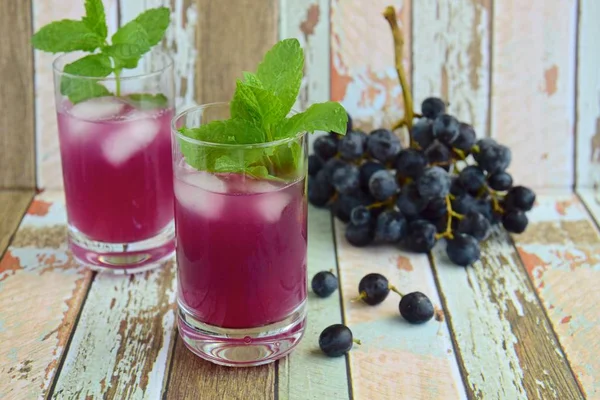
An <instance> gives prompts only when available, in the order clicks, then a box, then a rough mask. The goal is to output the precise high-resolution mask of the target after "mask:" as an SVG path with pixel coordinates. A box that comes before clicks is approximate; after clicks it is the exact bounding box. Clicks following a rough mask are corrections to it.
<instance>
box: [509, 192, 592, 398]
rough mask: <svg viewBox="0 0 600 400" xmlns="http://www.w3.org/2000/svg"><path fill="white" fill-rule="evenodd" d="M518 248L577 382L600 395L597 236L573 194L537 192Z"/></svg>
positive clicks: (584, 388)
mask: <svg viewBox="0 0 600 400" xmlns="http://www.w3.org/2000/svg"><path fill="white" fill-rule="evenodd" d="M538 203H539V204H538V206H537V207H536V208H534V209H533V211H532V212H531V213H530V226H529V228H528V229H527V231H526V232H525V233H524V234H522V235H518V236H515V242H516V245H517V249H518V250H519V254H520V256H521V259H522V260H523V263H524V265H525V268H526V269H527V272H528V274H529V276H530V278H531V280H532V282H533V285H534V287H535V289H536V291H537V293H538V295H539V297H540V299H541V301H542V304H543V306H544V308H545V309H546V312H547V314H548V317H549V318H550V321H551V322H552V324H553V327H554V331H555V332H556V335H557V336H558V340H559V342H560V344H561V345H562V348H563V349H564V352H565V355H566V357H567V359H568V360H569V362H570V364H571V368H572V370H573V372H574V373H575V376H576V378H577V379H578V381H579V384H580V386H581V388H582V390H583V392H584V393H585V394H586V396H587V397H588V398H590V399H592V398H599V397H600V359H599V358H598V354H600V341H599V340H598V338H599V337H600V313H599V312H598V311H597V308H596V306H597V305H598V304H600V292H599V291H598V285H600V237H599V236H598V229H597V228H596V226H595V225H594V222H593V220H592V218H591V217H590V216H589V214H588V213H587V211H586V209H585V207H584V206H583V204H582V203H581V201H580V200H579V199H578V198H577V197H576V196H575V195H564V196H559V197H556V196H541V197H540V198H539V199H538Z"/></svg>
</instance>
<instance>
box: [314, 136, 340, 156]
mask: <svg viewBox="0 0 600 400" xmlns="http://www.w3.org/2000/svg"><path fill="white" fill-rule="evenodd" d="M313 149H314V151H315V154H316V155H318V156H319V158H320V159H321V160H323V161H327V160H329V159H330V158H331V157H333V156H335V155H336V154H337V151H338V144H337V141H336V140H335V139H334V138H333V137H331V136H327V135H324V136H319V137H318V138H316V139H315V141H314V143H313Z"/></svg>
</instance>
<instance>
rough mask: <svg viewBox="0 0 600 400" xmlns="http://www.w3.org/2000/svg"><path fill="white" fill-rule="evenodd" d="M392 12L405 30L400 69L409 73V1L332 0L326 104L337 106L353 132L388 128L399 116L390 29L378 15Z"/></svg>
mask: <svg viewBox="0 0 600 400" xmlns="http://www.w3.org/2000/svg"><path fill="white" fill-rule="evenodd" d="M389 5H393V6H395V7H396V11H397V12H398V23H399V25H400V27H401V28H402V29H403V31H404V35H405V38H406V43H405V44H404V60H405V61H404V66H405V68H406V71H407V74H408V75H409V76H408V77H407V78H408V79H409V80H410V71H411V53H412V52H411V41H412V39H411V37H410V32H411V25H410V24H411V6H410V1H408V0H373V1H370V2H369V4H368V6H365V3H364V1H361V0H332V1H331V99H332V100H335V101H340V102H341V103H342V104H343V105H344V107H345V108H346V110H348V112H349V113H350V115H352V117H353V118H354V120H355V121H356V124H355V125H356V126H357V128H361V129H364V130H366V131H367V132H368V131H369V130H371V129H372V128H374V127H375V128H378V127H382V126H383V127H388V128H389V127H391V126H392V125H393V124H394V123H395V122H396V121H397V120H398V118H400V117H402V115H403V110H404V106H403V101H402V89H401V87H400V84H399V83H398V76H397V75H396V70H395V69H394V45H393V40H392V33H391V31H390V27H389V25H388V24H387V22H386V21H385V19H384V18H383V16H382V13H383V11H384V10H385V8H386V7H387V6H389Z"/></svg>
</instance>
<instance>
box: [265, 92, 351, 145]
mask: <svg viewBox="0 0 600 400" xmlns="http://www.w3.org/2000/svg"><path fill="white" fill-rule="evenodd" d="M347 123H348V114H347V113H346V110H345V109H344V107H342V105H341V104H340V103H337V102H334V101H328V102H325V103H317V104H313V105H312V106H310V107H309V108H308V109H307V110H306V111H304V112H301V113H299V114H296V115H294V116H292V117H291V118H287V119H286V120H284V121H283V123H282V124H281V125H280V127H279V128H278V130H277V131H276V132H275V139H281V138H286V137H290V136H294V135H296V134H297V133H300V132H309V133H313V132H314V131H326V132H336V133H339V134H342V135H343V134H345V133H346V124H347Z"/></svg>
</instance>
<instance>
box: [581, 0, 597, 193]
mask: <svg viewBox="0 0 600 400" xmlns="http://www.w3.org/2000/svg"><path fill="white" fill-rule="evenodd" d="M598 15H600V3H599V2H597V1H595V0H581V1H580V2H579V24H578V30H579V33H578V38H577V55H578V59H577V83H576V84H577V122H576V123H577V125H576V126H577V130H576V135H577V136H576V140H577V160H576V161H577V181H576V183H577V187H578V188H586V187H587V188H591V187H598V185H600V100H599V99H600V68H598V65H600V54H598V52H597V51H596V48H597V44H598V37H600V25H598V23H597V19H598Z"/></svg>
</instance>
